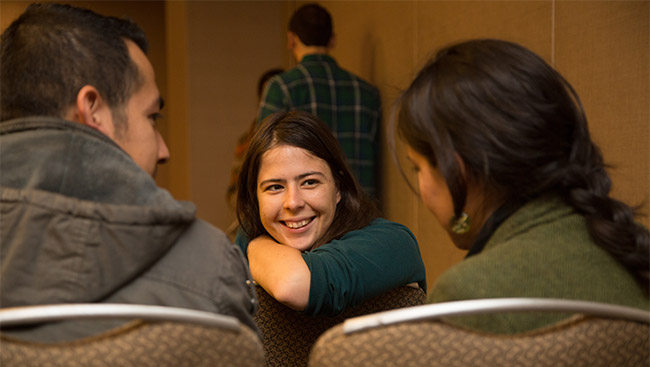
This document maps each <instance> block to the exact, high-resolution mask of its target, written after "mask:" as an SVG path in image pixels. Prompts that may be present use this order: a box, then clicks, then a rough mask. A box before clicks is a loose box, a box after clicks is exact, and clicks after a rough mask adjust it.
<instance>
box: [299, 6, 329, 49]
mask: <svg viewBox="0 0 650 367" xmlns="http://www.w3.org/2000/svg"><path fill="white" fill-rule="evenodd" d="M289 31H291V32H293V33H295V34H296V35H297V36H298V38H300V41H301V42H302V43H304V44H305V46H327V45H328V44H329V42H330V39H331V38H332V17H331V16H330V13H329V12H328V11H327V10H326V9H325V8H323V7H322V6H320V5H318V4H307V5H303V6H301V7H300V8H298V10H296V11H295V13H293V15H292V16H291V20H290V21H289Z"/></svg>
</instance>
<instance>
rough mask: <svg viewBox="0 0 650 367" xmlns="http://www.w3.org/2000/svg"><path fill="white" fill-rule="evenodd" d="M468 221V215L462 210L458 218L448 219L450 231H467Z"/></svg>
mask: <svg viewBox="0 0 650 367" xmlns="http://www.w3.org/2000/svg"><path fill="white" fill-rule="evenodd" d="M470 223H471V222H470V220H469V215H467V213H465V212H463V213H461V215H460V217H458V218H454V217H452V218H451V220H450V221H449V226H450V227H451V231H452V232H454V233H456V234H463V233H467V232H469V228H470Z"/></svg>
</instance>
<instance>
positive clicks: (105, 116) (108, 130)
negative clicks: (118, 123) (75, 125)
mask: <svg viewBox="0 0 650 367" xmlns="http://www.w3.org/2000/svg"><path fill="white" fill-rule="evenodd" d="M74 110H75V111H74V118H73V119H74V120H75V121H77V122H80V123H82V124H84V125H86V126H90V127H92V128H94V129H97V130H99V131H101V132H102V133H104V134H105V135H106V136H108V137H110V138H111V139H112V138H114V134H115V126H114V124H113V115H112V113H111V109H110V107H109V106H108V104H106V101H104V99H103V98H102V96H101V94H99V91H98V90H97V88H95V87H93V86H92V85H85V86H83V87H82V88H81V89H80V90H79V93H77V102H76V104H75V109H74Z"/></svg>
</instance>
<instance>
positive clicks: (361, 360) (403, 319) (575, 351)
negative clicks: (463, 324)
mask: <svg viewBox="0 0 650 367" xmlns="http://www.w3.org/2000/svg"><path fill="white" fill-rule="evenodd" d="M527 311H536V312H539V311H542V312H547V311H548V312H568V313H574V315H573V316H570V317H569V318H568V319H566V320H563V321H561V322H559V323H557V324H554V325H551V326H549V327H545V328H542V329H538V330H534V331H531V332H526V333H521V334H490V333H484V332H478V331H473V330H468V329H464V328H460V327H457V326H453V325H451V324H449V323H446V322H445V321H444V320H441V318H443V317H447V316H458V315H474V314H482V313H485V314H487V313H494V312H527ZM649 323H650V313H649V312H647V311H642V310H638V309H633V308H629V307H623V306H614V305H606V304H601V303H595V302H585V301H568V300H552V299H490V300H469V301H457V302H447V303H439V304H430V305H425V306H418V307H411V308H408V309H401V310H397V311H391V312H381V313H378V314H374V315H368V316H364V317H359V318H355V319H350V320H347V321H346V322H345V323H343V324H340V325H337V326H335V327H333V328H332V329H330V330H328V331H327V332H325V333H324V334H323V335H322V336H321V337H320V338H319V339H318V341H317V342H316V344H315V345H314V348H313V349H312V352H311V354H310V360H309V366H310V367H324V366H335V367H352V366H354V367H357V366H376V367H388V366H400V367H414V366H418V367H419V366H432V367H438V366H445V367H450V366H453V367H456V366H458V367H460V366H462V367H473V366H505V367H507V366H535V367H538V366H539V367H545V366H549V367H551V366H552V367H561V366H590V367H592V366H593V367H600V366H602V367H605V366H639V367H640V366H644V367H647V366H648V362H649V358H650V341H649V339H650V328H649Z"/></svg>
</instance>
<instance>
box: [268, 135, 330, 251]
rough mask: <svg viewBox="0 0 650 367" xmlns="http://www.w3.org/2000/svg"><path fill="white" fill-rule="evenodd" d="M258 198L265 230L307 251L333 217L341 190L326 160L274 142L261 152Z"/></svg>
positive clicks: (285, 242) (283, 242)
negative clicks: (272, 145)
mask: <svg viewBox="0 0 650 367" xmlns="http://www.w3.org/2000/svg"><path fill="white" fill-rule="evenodd" d="M257 200H258V203H259V208H260V218H261V220H262V225H263V226H264V228H265V229H266V231H267V232H268V233H269V234H270V235H271V236H272V237H273V238H274V239H275V240H276V241H278V242H279V243H282V244H285V245H287V246H290V247H293V248H295V249H298V250H300V251H306V250H309V249H311V248H312V246H313V245H314V243H315V242H316V241H317V240H318V239H320V238H321V237H322V236H323V235H324V234H325V232H326V231H327V229H329V227H330V225H331V224H332V222H333V221H334V214H335V213H336V205H337V204H338V202H339V201H340V200H341V194H340V192H339V190H338V188H337V187H336V183H335V181H334V177H333V175H332V171H331V170H330V167H329V165H328V164H327V162H325V161H324V160H323V159H320V158H318V157H316V156H315V155H313V154H311V153H310V152H309V151H307V150H305V149H302V148H298V147H294V146H290V145H277V146H275V147H273V148H271V149H269V150H268V151H267V152H265V153H264V155H263V156H262V160H261V163H260V170H259V176H258V178H257Z"/></svg>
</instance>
